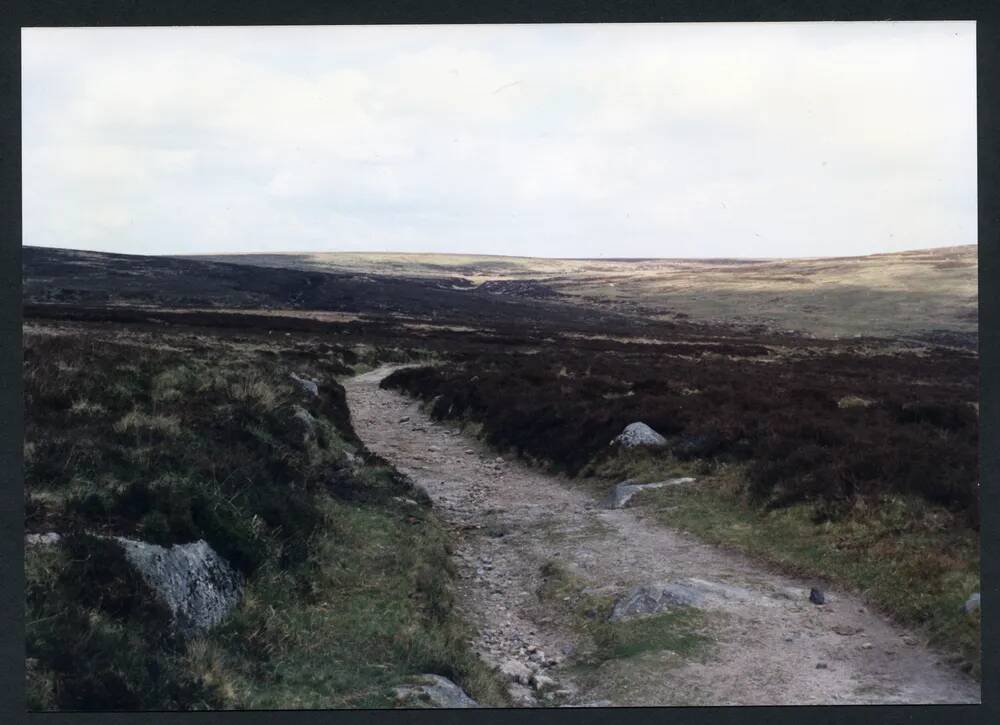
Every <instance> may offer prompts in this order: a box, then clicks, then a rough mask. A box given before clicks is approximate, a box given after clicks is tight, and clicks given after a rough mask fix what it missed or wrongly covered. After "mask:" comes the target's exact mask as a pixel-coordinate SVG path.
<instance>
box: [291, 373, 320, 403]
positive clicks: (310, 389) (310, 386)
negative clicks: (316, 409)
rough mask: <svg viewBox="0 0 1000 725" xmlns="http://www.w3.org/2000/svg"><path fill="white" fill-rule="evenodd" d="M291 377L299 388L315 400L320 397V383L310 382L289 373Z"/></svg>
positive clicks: (307, 379)
mask: <svg viewBox="0 0 1000 725" xmlns="http://www.w3.org/2000/svg"><path fill="white" fill-rule="evenodd" d="M288 375H289V377H291V379H292V380H294V381H295V382H296V383H298V385H299V387H300V388H302V390H304V391H305V392H306V393H308V394H309V395H311V396H313V397H314V398H317V397H319V383H317V382H316V381H315V380H310V379H309V378H305V377H301V376H299V375H296V374H295V373H289V374H288Z"/></svg>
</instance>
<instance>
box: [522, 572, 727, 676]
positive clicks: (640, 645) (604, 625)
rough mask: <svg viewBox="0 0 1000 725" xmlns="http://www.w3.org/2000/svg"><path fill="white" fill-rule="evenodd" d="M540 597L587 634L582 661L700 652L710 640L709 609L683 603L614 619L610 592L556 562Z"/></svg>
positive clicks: (586, 663)
mask: <svg viewBox="0 0 1000 725" xmlns="http://www.w3.org/2000/svg"><path fill="white" fill-rule="evenodd" d="M542 576H543V580H542V584H541V586H540V587H539V590H538V597H539V599H540V600H541V601H543V602H546V603H547V604H548V605H549V606H551V607H554V608H556V609H557V610H560V611H561V612H562V614H563V616H564V617H565V618H566V619H567V620H568V621H569V623H570V625H571V626H572V627H573V628H574V629H576V630H577V631H578V632H579V633H580V634H581V635H583V636H584V642H585V645H584V646H585V649H584V651H582V652H581V655H580V656H579V657H578V664H579V665H581V666H583V667H589V668H594V667H599V666H600V665H601V664H602V663H604V662H607V661H608V660H620V659H629V658H632V657H636V656H638V655H642V654H645V653H647V652H664V651H669V652H672V653H674V654H676V655H679V656H680V657H681V658H682V659H689V658H693V657H699V656H702V655H703V654H704V653H705V652H706V651H707V649H708V647H709V644H710V642H711V639H710V637H708V636H707V635H706V634H705V633H704V627H705V613H704V612H702V611H700V610H697V609H693V608H689V607H682V608H677V609H673V610H669V611H666V612H662V613H660V614H655V615H650V616H645V617H638V618H634V619H627V620H621V621H616V622H610V621H608V616H609V615H610V613H611V609H612V607H613V605H614V600H613V598H612V597H610V596H607V595H598V594H594V593H591V592H589V591H588V590H587V588H586V586H585V584H584V583H583V582H582V581H581V580H580V579H579V578H578V577H576V576H575V575H573V574H572V573H571V572H570V571H569V570H567V569H566V567H565V566H564V565H562V564H560V563H558V562H554V561H553V562H547V563H546V564H545V565H544V566H543V567H542Z"/></svg>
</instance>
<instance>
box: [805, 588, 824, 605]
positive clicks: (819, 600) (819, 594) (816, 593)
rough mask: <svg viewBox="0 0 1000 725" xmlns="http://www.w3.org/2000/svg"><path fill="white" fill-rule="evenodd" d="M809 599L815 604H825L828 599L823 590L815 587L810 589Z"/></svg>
mask: <svg viewBox="0 0 1000 725" xmlns="http://www.w3.org/2000/svg"><path fill="white" fill-rule="evenodd" d="M809 601H810V602H812V603H813V604H823V603H824V602H825V601H826V597H825V596H823V591H822V590H821V589H817V588H816V587H813V588H812V589H810V590H809Z"/></svg>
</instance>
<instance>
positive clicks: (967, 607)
mask: <svg viewBox="0 0 1000 725" xmlns="http://www.w3.org/2000/svg"><path fill="white" fill-rule="evenodd" d="M979 607H980V595H979V592H976V593H975V594H973V595H972V596H970V597H969V598H968V599H966V600H965V604H963V605H962V611H963V612H965V613H966V614H972V613H973V612H975V611H976V610H977V609H979Z"/></svg>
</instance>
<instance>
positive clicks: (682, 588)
mask: <svg viewBox="0 0 1000 725" xmlns="http://www.w3.org/2000/svg"><path fill="white" fill-rule="evenodd" d="M703 602H704V596H703V595H702V594H701V592H699V591H698V590H697V589H695V588H694V587H691V586H687V585H685V584H674V583H668V584H643V585H641V586H638V587H635V588H634V589H632V590H631V591H629V592H628V594H626V595H625V596H624V597H622V598H621V599H619V600H618V601H617V602H615V606H614V608H613V609H612V610H611V616H610V617H609V618H608V621H611V622H617V621H620V620H623V619H630V618H632V617H638V616H641V615H644V614H658V613H659V612H663V611H666V610H668V609H672V608H674V607H689V606H697V605H699V604H702V603H703Z"/></svg>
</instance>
